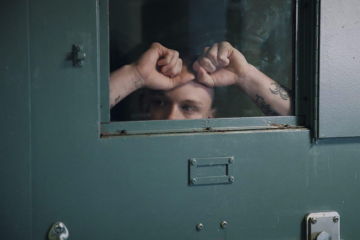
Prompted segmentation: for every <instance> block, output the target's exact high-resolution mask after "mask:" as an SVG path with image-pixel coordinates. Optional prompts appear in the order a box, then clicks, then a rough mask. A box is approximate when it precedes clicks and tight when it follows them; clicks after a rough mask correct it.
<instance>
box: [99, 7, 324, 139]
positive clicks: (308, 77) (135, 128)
mask: <svg viewBox="0 0 360 240" xmlns="http://www.w3.org/2000/svg"><path fill="white" fill-rule="evenodd" d="M318 3H319V2H318V0H317V1H311V0H296V1H295V4H294V13H295V14H294V15H295V18H294V23H295V25H296V30H295V32H294V35H295V40H294V56H295V60H294V66H295V68H294V69H295V70H294V84H293V86H294V93H295V94H294V95H295V97H294V100H295V103H296V105H295V108H294V110H295V116H289V117H248V118H230V119H201V120H186V121H184V120H181V121H174V120H164V121H134V122H110V106H109V101H108V99H109V92H108V91H104V89H109V81H108V80H109V76H110V74H109V27H108V14H109V11H108V0H99V8H98V15H99V16H98V24H99V25H98V27H99V31H98V33H99V36H98V39H99V46H98V49H99V56H100V59H101V61H99V96H100V97H99V99H100V100H99V122H100V124H99V125H100V127H99V128H100V129H99V131H100V135H101V136H121V135H132V134H153V133H177V132H207V131H233V130H249V129H274V128H287V127H289V126H292V127H293V126H300V127H303V126H307V127H310V128H311V129H312V130H313V134H312V135H313V136H314V137H315V138H316V136H317V129H318V128H317V109H318V108H317V107H316V106H317V79H318V78H316V76H317V73H318V71H317V69H318V68H316V66H317V65H318V53H317V52H316V49H318V44H317V42H318V35H316V34H315V33H317V32H318V30H319V22H318V21H317V20H316V19H317V17H318V15H317V14H316V10H317V5H318ZM313 83H315V84H313Z"/></svg>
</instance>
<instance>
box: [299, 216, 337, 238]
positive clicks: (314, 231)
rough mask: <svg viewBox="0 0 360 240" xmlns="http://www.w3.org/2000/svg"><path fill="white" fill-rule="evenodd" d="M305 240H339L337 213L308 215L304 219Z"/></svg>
mask: <svg viewBox="0 0 360 240" xmlns="http://www.w3.org/2000/svg"><path fill="white" fill-rule="evenodd" d="M306 232H307V235H306V240H340V216H339V214H338V213H337V212H319V213H310V214H309V215H307V217H306Z"/></svg>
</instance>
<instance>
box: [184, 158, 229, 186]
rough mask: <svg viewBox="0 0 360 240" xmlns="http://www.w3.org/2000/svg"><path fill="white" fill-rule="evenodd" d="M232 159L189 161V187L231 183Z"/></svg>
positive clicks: (198, 159)
mask: <svg viewBox="0 0 360 240" xmlns="http://www.w3.org/2000/svg"><path fill="white" fill-rule="evenodd" d="M234 162H235V160H234V157H219V158H192V159H189V169H190V172H189V185H202V184H220V183H233V182H234V180H235V179H234V176H233V165H234Z"/></svg>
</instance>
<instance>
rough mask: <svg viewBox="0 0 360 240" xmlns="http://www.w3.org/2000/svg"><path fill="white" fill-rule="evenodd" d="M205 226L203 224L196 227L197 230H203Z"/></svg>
mask: <svg viewBox="0 0 360 240" xmlns="http://www.w3.org/2000/svg"><path fill="white" fill-rule="evenodd" d="M203 227H204V225H203V224H202V223H199V224H198V225H196V229H197V230H201V229H203Z"/></svg>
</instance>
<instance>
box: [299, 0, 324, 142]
mask: <svg viewBox="0 0 360 240" xmlns="http://www.w3.org/2000/svg"><path fill="white" fill-rule="evenodd" d="M297 2H298V4H297V6H298V7H297V8H298V10H297V13H298V17H297V21H298V24H297V29H298V31H297V44H296V60H297V64H296V78H295V79H296V84H295V86H296V88H295V91H296V92H295V103H296V106H295V107H296V108H295V115H302V116H305V125H306V126H307V127H309V128H310V129H311V135H312V139H314V140H315V139H317V138H318V83H319V32H320V22H319V19H320V1H319V0H315V1H313V0H297Z"/></svg>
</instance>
